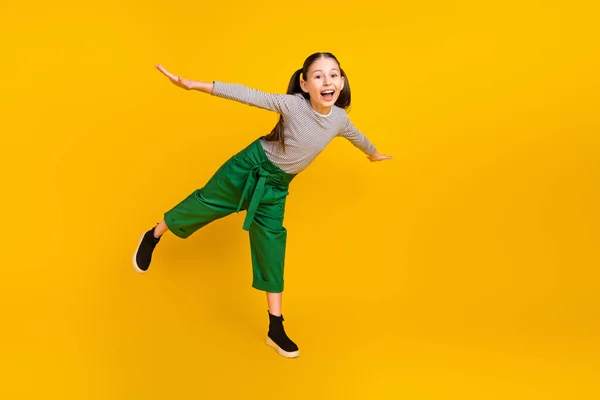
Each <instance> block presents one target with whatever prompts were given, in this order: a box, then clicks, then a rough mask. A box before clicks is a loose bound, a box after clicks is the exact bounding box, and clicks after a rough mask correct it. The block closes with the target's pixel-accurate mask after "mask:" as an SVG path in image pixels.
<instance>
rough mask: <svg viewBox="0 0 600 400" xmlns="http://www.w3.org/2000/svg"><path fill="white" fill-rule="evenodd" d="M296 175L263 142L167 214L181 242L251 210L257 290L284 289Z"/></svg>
mask: <svg viewBox="0 0 600 400" xmlns="http://www.w3.org/2000/svg"><path fill="white" fill-rule="evenodd" d="M295 176H296V175H293V174H288V173H286V172H284V171H283V170H281V169H280V168H279V167H277V166H276V165H274V164H273V163H272V162H271V161H269V159H268V158H267V155H266V154H265V152H264V149H263V147H262V145H261V144H260V139H257V140H255V141H254V142H252V143H251V144H250V145H249V146H248V147H246V148H245V149H244V150H242V151H241V152H239V153H238V154H236V155H234V156H233V157H231V158H230V159H229V160H227V162H225V164H223V165H222V166H221V167H220V168H219V169H218V170H217V172H216V173H215V174H214V175H213V176H212V178H211V179H210V180H209V181H208V182H207V183H206V185H205V186H204V187H203V188H201V189H198V190H195V191H194V192H193V193H192V194H190V195H189V196H188V197H187V198H186V199H184V200H183V201H182V202H180V203H179V204H177V205H176V206H175V207H174V208H172V209H171V210H169V211H167V212H166V213H165V223H166V224H167V226H168V228H169V230H170V231H171V232H173V233H174V234H175V235H177V236H179V237H181V238H187V237H189V236H190V235H191V234H192V233H194V232H195V231H197V230H198V229H200V228H202V227H203V226H205V225H207V224H209V223H210V222H212V221H214V220H216V219H219V218H222V217H225V216H227V215H229V214H231V213H234V212H239V211H241V210H247V212H246V219H245V220H244V226H243V228H244V229H245V230H247V231H249V234H250V250H251V253H252V272H253V280H252V287H254V288H256V289H258V290H263V291H266V292H273V293H279V292H282V291H283V270H284V261H285V246H286V238H287V231H286V229H285V227H284V226H283V216H284V211H285V200H286V197H287V195H288V193H289V192H288V187H289V183H290V182H291V181H292V179H293V178H294V177H295Z"/></svg>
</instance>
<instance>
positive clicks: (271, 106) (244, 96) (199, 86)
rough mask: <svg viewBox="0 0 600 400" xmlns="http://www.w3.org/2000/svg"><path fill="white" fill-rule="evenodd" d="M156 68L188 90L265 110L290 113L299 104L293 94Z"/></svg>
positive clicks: (160, 66) (177, 84)
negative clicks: (183, 76)
mask: <svg viewBox="0 0 600 400" xmlns="http://www.w3.org/2000/svg"><path fill="white" fill-rule="evenodd" d="M156 68H158V70H159V71H160V72H162V73H163V74H164V75H165V76H167V77H168V78H169V79H170V80H171V82H173V84H175V85H176V86H179V87H180V88H183V89H186V90H197V91H199V92H204V93H208V94H211V95H213V96H218V97H222V98H225V99H229V100H235V101H237V102H240V103H243V104H247V105H251V106H255V107H259V108H262V109H265V110H270V111H275V112H278V113H279V114H289V113H290V112H291V111H292V110H293V109H294V108H296V106H297V105H298V101H299V99H298V98H297V97H296V96H293V95H287V94H286V95H284V94H271V93H265V92H262V91H260V90H256V89H251V88H249V87H247V86H244V85H239V84H231V83H222V82H218V81H214V82H199V81H193V80H191V79H184V78H182V77H179V76H176V75H174V74H172V73H170V72H169V71H167V70H166V69H165V68H164V67H163V66H162V65H160V64H159V65H157V66H156Z"/></svg>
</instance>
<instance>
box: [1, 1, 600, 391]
mask: <svg viewBox="0 0 600 400" xmlns="http://www.w3.org/2000/svg"><path fill="white" fill-rule="evenodd" d="M599 16H600V13H599V7H598V3H597V2H593V1H589V2H585V1H570V2H567V1H562V2H561V1H514V0H509V1H504V2H493V3H492V4H490V3H488V2H480V1H472V0H459V1H456V2H444V1H428V2H421V3H419V2H410V4H399V3H394V2H389V3H388V2H381V1H375V2H373V1H371V2H358V1H356V2H352V1H351V2H310V1H309V2H290V3H286V2H276V1H256V2H252V3H248V2H244V1H233V2H214V3H213V2H208V3H206V2H197V1H180V2H156V1H154V2H148V1H146V2H141V1H140V2H133V1H129V2H127V1H114V0H108V1H102V2H75V1H72V2H64V1H58V2H22V3H18V2H16V1H6V0H5V1H2V2H0V43H1V47H0V52H1V53H0V54H1V57H2V58H1V59H2V62H1V64H0V91H1V95H0V131H1V132H0V133H1V135H0V140H1V148H2V157H1V160H2V161H1V162H2V165H1V166H0V167H1V171H2V211H3V213H2V214H3V227H2V237H1V241H0V243H1V245H0V246H1V253H0V257H1V258H0V272H1V275H0V307H1V308H0V311H1V314H0V315H1V321H2V325H1V330H0V398H3V399H30V398H31V399H34V398H35V399H50V398H52V399H246V398H247V399H254V398H257V399H258V398H274V397H281V398H288V399H439V400H443V399H508V398H511V399H516V398H523V399H592V398H598V396H599V395H600V388H599V387H598V383H597V377H598V375H599V373H600V369H599V366H600V362H599V356H600V342H599V334H600V315H599V311H598V310H599V306H600V295H599V293H600V290H599V289H600V281H599V278H600V275H599V273H598V267H599V266H600V255H599V250H598V247H599V244H598V243H599V239H600V234H599V229H598V226H599V222H600V218H599V212H598V204H599V201H600V188H599V187H600V162H599V156H600V146H599V145H600V139H599V137H598V135H599V128H600V119H599V110H600V108H599V106H600V101H599V95H598V93H599V89H600V78H599V74H598V71H599V68H600V58H599V54H600V48H599V45H598V43H599V39H600V35H599V32H598V28H596V27H594V24H595V23H596V22H597V20H598V17H599ZM315 51H330V52H333V53H334V54H336V55H337V56H338V58H339V59H340V61H341V63H342V67H343V68H344V69H345V71H346V72H347V74H348V76H349V79H350V82H351V86H352V94H353V103H352V110H351V111H350V114H349V115H350V117H351V119H352V121H353V122H354V124H355V125H356V126H357V127H359V128H360V129H361V130H362V131H363V132H364V133H365V134H366V135H367V136H368V137H369V138H370V139H371V140H372V141H373V143H374V144H375V145H376V146H377V148H378V149H379V150H380V151H381V152H382V153H386V154H391V155H393V156H394V160H392V161H388V162H382V163H370V162H368V161H367V160H366V158H365V156H364V155H363V154H362V153H361V152H360V151H359V150H357V149H356V148H354V147H353V146H352V145H351V144H350V143H349V142H347V141H345V140H344V139H336V140H334V141H333V142H332V143H331V145H330V146H329V147H328V148H327V149H326V150H325V152H324V153H323V154H321V156H320V157H319V158H317V160H316V161H315V162H314V163H313V164H312V165H311V166H310V168H309V169H308V170H306V171H304V172H303V173H302V174H301V175H300V176H299V177H298V178H297V179H296V180H295V181H294V182H293V184H292V186H291V190H290V196H289V198H288V203H287V210H286V222H285V224H286V227H287V229H288V231H289V239H288V253H287V264H286V291H285V294H284V316H285V317H286V323H285V324H286V328H287V331H288V333H289V334H290V336H291V337H292V338H293V339H294V340H295V341H296V342H297V343H298V344H299V346H300V349H301V357H300V358H299V359H296V360H285V359H283V358H281V357H279V356H277V355H276V353H275V352H274V351H272V350H271V349H269V348H268V347H266V346H265V345H264V343H263V341H264V336H265V334H266V327H267V322H268V318H267V312H266V303H265V299H264V294H263V293H261V292H258V291H256V290H254V289H252V288H251V287H250V283H251V267H250V255H249V243H248V237H247V233H246V232H245V231H243V230H242V229H241V225H242V221H243V216H244V215H243V213H240V214H237V215H232V216H230V217H228V218H226V219H223V220H220V221H218V222H215V223H214V224H212V225H210V226H208V227H206V228H205V229H203V230H202V231H199V232H198V233H196V234H195V235H194V236H192V237H191V238H189V239H187V240H185V241H183V240H180V239H177V238H175V237H174V236H173V235H170V236H165V237H164V239H163V241H162V242H161V244H160V246H159V248H158V251H157V252H156V253H155V257H154V261H153V265H152V268H151V270H150V272H149V273H148V274H146V275H139V274H136V273H135V272H134V270H133V268H132V265H131V256H132V253H133V251H134V249H135V246H136V245H137V242H138V239H139V236H140V234H141V233H142V232H143V231H144V230H147V229H149V228H150V227H152V226H153V225H154V224H155V223H156V222H158V221H159V220H160V219H161V218H162V213H163V212H164V211H166V210H167V209H169V208H170V207H172V206H173V205H175V204H176V203H177V202H179V201H180V200H181V199H183V198H184V197H185V196H187V195H188V194H189V193H191V192H192V191H193V190H194V189H196V188H198V187H201V186H202V185H203V184H204V183H205V182H206V181H207V180H208V178H210V176H211V174H212V173H213V172H214V171H215V170H216V169H217V168H218V166H219V165H221V163H222V162H224V161H225V160H226V159H227V158H228V157H230V156H231V155H232V154H234V153H235V152H237V151H239V150H240V149H241V148H243V147H244V146H246V145H247V144H248V143H250V141H252V140H254V139H255V138H256V137H258V136H259V135H263V134H265V133H268V132H269V131H270V129H271V128H272V127H273V125H274V124H275V122H276V121H277V116H276V115H275V114H273V113H271V112H268V111H264V110H260V109H257V108H253V107H248V106H245V105H243V104H239V103H234V102H230V101H227V100H224V99H218V98H213V97H211V96H208V95H205V94H202V93H199V92H186V91H184V90H181V89H178V88H176V87H175V86H173V85H171V84H170V83H169V82H168V80H166V79H165V78H164V77H162V75H160V74H159V72H158V71H156V70H155V69H154V64H156V63H162V64H163V65H164V66H165V67H166V68H168V69H169V70H171V71H172V72H174V73H177V74H179V75H182V76H184V77H188V78H192V79H197V80H206V81H210V80H213V79H218V80H222V81H225V82H233V83H243V84H246V85H248V86H251V87H254V88H257V89H261V90H265V91H269V92H284V91H285V89H286V87H287V84H288V80H289V78H290V76H291V74H292V73H293V72H294V70H296V69H297V68H300V66H301V65H302V62H303V61H304V59H305V57H306V56H308V55H309V54H311V53H312V52H315Z"/></svg>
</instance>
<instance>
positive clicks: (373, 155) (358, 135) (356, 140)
mask: <svg viewBox="0 0 600 400" xmlns="http://www.w3.org/2000/svg"><path fill="white" fill-rule="evenodd" d="M340 136H342V137H345V138H346V139H348V140H349V141H350V142H352V144H353V145H354V146H356V147H358V148H359V149H360V150H362V151H363V153H365V154H366V155H367V158H368V159H369V160H370V161H382V160H388V159H390V158H392V156H386V155H385V154H380V153H379V152H378V151H377V149H376V148H375V146H373V144H372V143H371V142H370V141H369V139H367V137H366V136H365V135H364V134H363V133H362V132H361V131H359V130H358V129H357V128H356V127H355V126H354V125H353V124H352V122H350V119H349V118H348V119H347V120H346V125H345V126H344V128H343V129H342V131H341V132H340Z"/></svg>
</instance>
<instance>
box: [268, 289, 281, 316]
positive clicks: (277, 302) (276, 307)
mask: <svg viewBox="0 0 600 400" xmlns="http://www.w3.org/2000/svg"><path fill="white" fill-rule="evenodd" d="M281 295H282V293H270V292H267V304H268V305H269V313H270V314H271V315H273V316H276V317H279V316H281Z"/></svg>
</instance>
